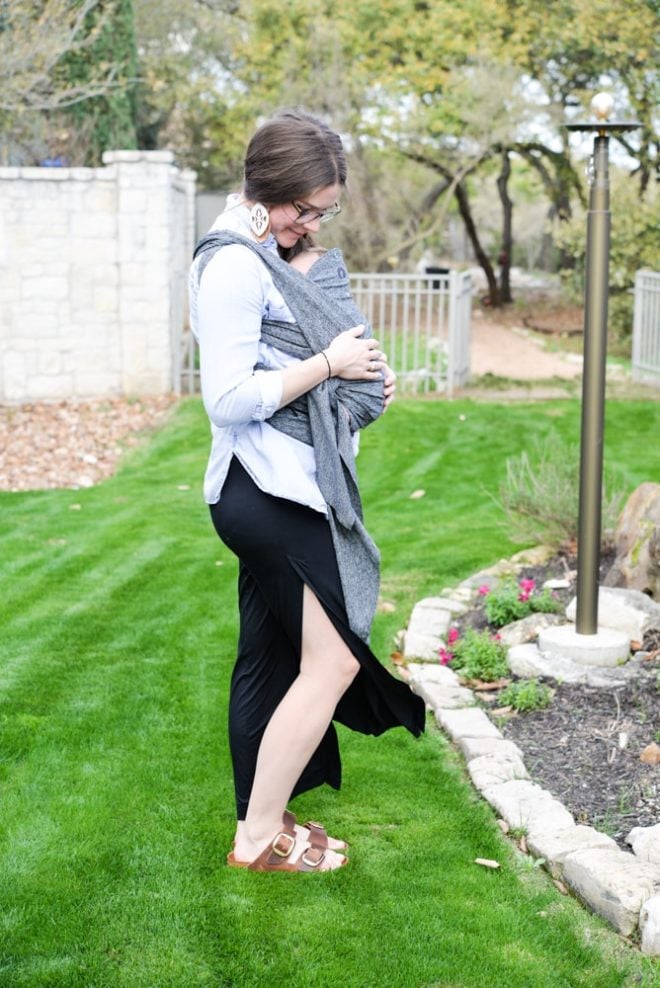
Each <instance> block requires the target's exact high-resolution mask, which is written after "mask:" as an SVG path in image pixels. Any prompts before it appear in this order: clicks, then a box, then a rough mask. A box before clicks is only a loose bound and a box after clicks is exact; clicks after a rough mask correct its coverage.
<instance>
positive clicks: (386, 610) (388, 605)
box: [378, 600, 396, 614]
mask: <svg viewBox="0 0 660 988" xmlns="http://www.w3.org/2000/svg"><path fill="white" fill-rule="evenodd" d="M395 610H396V604H393V603H392V601H391V600H379V601H378V613H379V614H394V612H395Z"/></svg>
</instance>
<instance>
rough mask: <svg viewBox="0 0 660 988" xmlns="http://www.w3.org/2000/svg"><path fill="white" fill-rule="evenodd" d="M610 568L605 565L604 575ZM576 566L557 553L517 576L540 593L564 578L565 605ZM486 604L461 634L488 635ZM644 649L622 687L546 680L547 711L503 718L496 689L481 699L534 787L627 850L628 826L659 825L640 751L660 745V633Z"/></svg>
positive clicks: (658, 793) (654, 785)
mask: <svg viewBox="0 0 660 988" xmlns="http://www.w3.org/2000/svg"><path fill="white" fill-rule="evenodd" d="M610 562H611V560H610V559H609V557H608V558H605V559H604V560H603V564H602V570H603V571H605V570H606V569H607V568H608V567H609V565H610ZM575 564H576V560H575V558H574V557H568V556H566V555H561V554H560V555H557V556H556V557H555V558H554V559H552V560H550V561H549V562H548V563H546V564H544V565H542V566H535V567H527V568H525V569H524V570H523V571H522V572H521V574H520V578H521V579H533V580H535V582H536V585H537V586H538V587H540V586H541V585H542V584H543V582H544V581H545V580H547V579H550V578H568V579H569V580H570V583H571V585H570V587H569V588H566V589H562V590H559V591H557V593H558V595H559V596H560V598H561V601H562V604H566V603H568V601H569V600H570V599H571V598H572V597H573V596H574V595H575V583H574V580H575ZM484 603H485V602H484V601H483V600H481V601H480V603H479V604H478V606H476V607H475V608H473V609H472V610H471V611H469V612H468V613H467V614H466V615H464V616H463V617H462V618H461V620H460V622H458V624H459V630H460V631H464V630H466V629H467V628H468V627H472V628H475V629H477V630H488V627H489V626H488V620H487V617H486V613H485V606H484ZM491 630H493V632H495V630H496V629H491ZM643 649H644V650H645V651H647V652H648V654H649V657H648V659H647V660H646V661H645V662H644V664H643V666H642V668H641V670H640V673H639V676H638V677H637V678H635V679H633V680H631V681H630V682H628V683H626V685H625V686H617V687H616V688H612V689H600V688H595V687H591V686H586V685H581V684H568V683H558V682H556V681H554V680H547V684H548V685H549V686H551V687H552V689H553V697H552V701H551V703H550V705H549V706H548V707H547V708H545V709H541V710H531V711H529V712H526V713H516V712H515V711H512V712H506V713H503V712H501V708H500V704H499V703H498V697H499V695H500V691H497V690H494V691H488V692H483V693H481V694H480V697H481V699H482V702H484V704H485V706H486V709H487V710H488V711H489V713H490V715H491V717H492V718H493V719H494V720H495V721H496V722H497V725H498V727H499V729H500V730H501V732H502V734H503V735H504V737H505V738H507V739H508V740H510V741H513V742H515V743H516V744H517V745H518V746H519V747H520V749H521V750H522V752H523V755H524V761H525V765H526V767H527V770H528V771H529V773H530V776H531V777H532V779H533V781H535V782H537V783H538V784H539V785H541V786H542V787H543V788H544V789H547V790H549V791H550V792H551V793H552V794H553V795H554V796H555V797H556V798H557V799H559V800H560V801H561V802H562V803H563V804H564V805H565V806H566V808H567V809H568V810H569V811H570V812H571V813H572V814H573V816H574V817H575V820H576V822H577V823H582V824H588V825H590V826H593V827H596V829H598V830H600V831H602V832H604V833H607V834H609V835H610V836H611V837H613V838H614V839H615V840H616V841H617V843H618V844H619V845H620V846H621V847H623V848H626V849H627V850H629V847H628V845H627V844H626V840H625V839H626V837H627V835H628V834H629V832H630V831H631V829H632V828H633V827H637V826H640V827H649V826H652V825H654V824H656V823H657V822H658V820H659V819H660V785H659V779H660V765H657V764H645V763H644V762H642V761H641V760H640V755H641V753H642V751H643V750H644V748H646V747H647V746H648V745H649V744H651V743H652V742H654V741H656V742H657V741H660V732H659V728H660V629H658V630H656V631H653V632H649V633H648V634H647V635H646V636H645V640H644V642H643Z"/></svg>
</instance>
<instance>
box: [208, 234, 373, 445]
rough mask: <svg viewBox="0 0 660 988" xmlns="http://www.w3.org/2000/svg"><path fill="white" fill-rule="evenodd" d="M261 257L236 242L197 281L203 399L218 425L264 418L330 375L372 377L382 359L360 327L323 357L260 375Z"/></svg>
mask: <svg viewBox="0 0 660 988" xmlns="http://www.w3.org/2000/svg"><path fill="white" fill-rule="evenodd" d="M263 271H264V269H263V266H262V265H261V262H260V261H259V259H258V258H257V257H256V256H254V255H253V254H252V252H251V251H249V249H248V248H246V247H243V246H241V245H233V244H232V245H228V246H226V247H223V248H221V250H219V251H218V252H217V253H216V254H215V255H214V256H213V257H212V258H211V260H210V261H209V263H208V264H207V266H206V268H205V270H204V273H203V275H202V278H201V283H200V287H199V298H198V308H197V313H198V315H197V318H198V334H199V347H200V366H201V383H202V397H203V400H204V406H205V408H206V411H207V414H208V415H209V418H210V419H211V421H212V422H214V423H215V424H216V425H218V426H227V425H239V424H243V423H246V422H250V421H263V420H264V419H267V418H270V416H271V415H273V413H274V412H275V411H276V410H277V409H278V408H281V407H282V406H283V405H287V404H288V403H289V402H290V401H293V400H294V398H298V397H299V396H300V395H302V394H305V393H306V392H307V391H310V390H311V389H312V388H314V387H316V385H318V384H320V383H321V382H322V381H324V380H326V379H327V377H328V376H329V371H328V365H329V366H330V369H331V372H332V375H333V376H337V377H343V378H346V379H348V380H375V379H376V378H378V376H379V375H380V373H381V371H382V369H383V365H382V360H381V358H382V354H381V353H380V350H379V348H378V343H377V341H376V340H373V339H369V340H361V339H360V338H359V337H360V336H361V334H362V333H363V332H364V327H362V326H356V327H353V328H352V329H349V330H346V331H345V332H343V333H340V334H339V335H338V336H337V337H335V339H334V340H333V341H332V343H331V344H330V345H329V346H328V347H326V349H325V351H324V353H325V356H324V354H323V353H318V354H315V355H314V356H313V357H309V358H307V359H306V360H302V361H300V362H299V363H296V364H292V365H290V366H289V367H286V368H284V369H282V370H259V371H255V370H254V367H255V365H256V364H257V362H258V359H259V341H260V336H261V320H262V313H263V309H264V301H265V292H266V290H267V282H265V281H264V277H263Z"/></svg>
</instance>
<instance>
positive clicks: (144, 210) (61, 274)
mask: <svg viewBox="0 0 660 988" xmlns="http://www.w3.org/2000/svg"><path fill="white" fill-rule="evenodd" d="M173 160H174V159H173V155H172V153H171V152H169V151H149V152H148V151H112V152H107V153H106V154H104V156H103V167H101V168H0V402H2V403H7V404H9V403H25V402H29V401H35V400H44V399H46V400H48V399H52V400H57V399H64V398H76V397H78V398H81V397H99V396H106V395H131V394H163V393H167V392H170V391H175V392H176V391H178V389H179V376H180V338H181V333H182V329H183V327H184V324H185V321H186V315H187V301H186V291H185V285H186V277H187V269H188V266H189V263H190V258H191V253H192V248H193V240H194V235H195V234H194V223H195V207H194V197H195V176H194V173H192V172H182V171H179V169H177V168H176V167H175V166H174V164H173Z"/></svg>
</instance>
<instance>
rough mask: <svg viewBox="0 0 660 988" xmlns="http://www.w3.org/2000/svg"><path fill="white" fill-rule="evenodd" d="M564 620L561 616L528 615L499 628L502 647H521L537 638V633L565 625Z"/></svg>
mask: <svg viewBox="0 0 660 988" xmlns="http://www.w3.org/2000/svg"><path fill="white" fill-rule="evenodd" d="M565 623H566V619H565V617H564V616H563V615H561V614H529V615H528V616H527V617H524V618H521V619H520V621H514V622H513V623H512V624H507V625H506V627H504V628H501V629H500V632H499V635H500V641H501V642H502V644H503V645H522V644H523V642H531V641H534V640H535V639H536V638H538V634H539V631H542V630H543V628H551V627H554V626H555V625H558V624H565Z"/></svg>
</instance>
